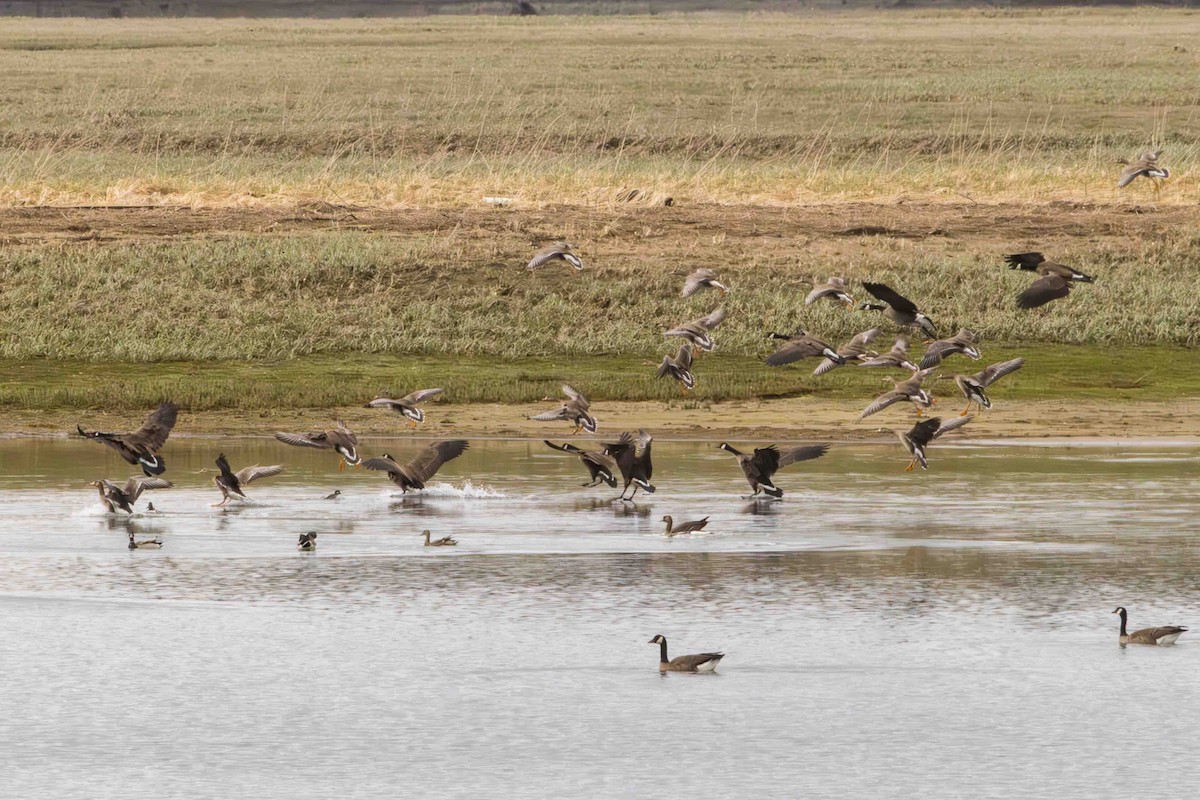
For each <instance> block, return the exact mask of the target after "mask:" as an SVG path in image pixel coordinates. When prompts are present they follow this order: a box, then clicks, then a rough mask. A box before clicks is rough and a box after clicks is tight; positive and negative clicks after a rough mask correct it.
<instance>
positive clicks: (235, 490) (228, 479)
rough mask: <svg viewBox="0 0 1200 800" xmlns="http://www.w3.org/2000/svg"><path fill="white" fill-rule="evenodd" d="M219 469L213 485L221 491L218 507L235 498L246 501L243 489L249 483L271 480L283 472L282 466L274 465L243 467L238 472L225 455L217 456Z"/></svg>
mask: <svg viewBox="0 0 1200 800" xmlns="http://www.w3.org/2000/svg"><path fill="white" fill-rule="evenodd" d="M217 469H218V470H220V474H218V475H217V476H216V477H214V478H213V483H215V484H216V485H217V488H218V489H220V490H221V502H219V503H217V505H218V506H223V505H225V504H226V503H228V502H229V501H230V500H232V499H234V498H241V499H242V500H245V499H246V495H245V493H244V492H242V487H243V486H245V485H246V484H248V483H254V482H255V481H257V480H262V479H263V478H271V477H274V476H275V475H278V474H279V473H281V472H283V465H282V464H273V465H271V466H269V467H260V466H259V465H258V464H255V465H254V466H252V467H243V468H242V469H239V470H238V471H237V472H234V471H233V470H232V469H230V468H229V459H227V458H225V454H224V453H221V455H219V456H217Z"/></svg>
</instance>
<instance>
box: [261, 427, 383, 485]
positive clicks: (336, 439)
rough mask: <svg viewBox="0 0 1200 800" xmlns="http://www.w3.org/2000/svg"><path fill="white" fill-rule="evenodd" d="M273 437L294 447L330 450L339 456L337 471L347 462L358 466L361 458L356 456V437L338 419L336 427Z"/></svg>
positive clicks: (279, 434)
mask: <svg viewBox="0 0 1200 800" xmlns="http://www.w3.org/2000/svg"><path fill="white" fill-rule="evenodd" d="M275 438H276V439H278V440H279V441H281V442H283V443H284V444H290V445H294V446H296V447H315V448H317V449H318V450H332V451H334V452H335V453H337V454H338V455H339V456H341V459H340V460H339V461H338V471H339V472H340V471H342V470H344V469H345V468H346V465H347V464H349V465H350V466H352V467H355V466H358V463H359V462H360V461H361V460H362V459H361V458H359V456H358V437H357V436H355V435H354V434H353V433H351V432H350V429H349V428H347V427H346V426H345V425H343V424H342V422H341V420H339V421H338V424H337V427H336V428H334V429H333V430H328V431H311V432H309V433H277V434H275Z"/></svg>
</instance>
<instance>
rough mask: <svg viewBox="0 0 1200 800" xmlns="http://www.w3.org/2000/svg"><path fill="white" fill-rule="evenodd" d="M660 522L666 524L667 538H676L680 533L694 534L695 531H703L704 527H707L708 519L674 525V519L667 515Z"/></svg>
mask: <svg viewBox="0 0 1200 800" xmlns="http://www.w3.org/2000/svg"><path fill="white" fill-rule="evenodd" d="M662 521H663V522H665V523H667V531H666V533H667V536H677V535H679V534H681V533H695V532H696V531H702V530H704V527H705V526H706V525H708V517H705V518H704V519H697V520H692V521H691V522H681V523H679V524H678V525H676V524H675V519H674V517H672V516H671V515H670V514H667V515H666V516H664V517H663V518H662Z"/></svg>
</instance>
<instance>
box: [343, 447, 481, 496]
mask: <svg viewBox="0 0 1200 800" xmlns="http://www.w3.org/2000/svg"><path fill="white" fill-rule="evenodd" d="M468 447H470V445H469V444H467V441H466V440H465V439H447V440H446V441H443V442H434V443H433V444H431V445H429V446H428V447H426V448H425V449H424V450H422V451H421V452H419V453H417V455H416V457H415V458H413V460H412V461H409V462H408V463H407V464H401V463H400V462H398V461H396V459H394V458H392V456H390V455H389V454H387V453H384V454H383V455H382V456H380V457H379V458H368V459H367V460H366V461H364V462H363V467H365V468H366V469H373V470H378V471H380V472H386V473H387V475H388V479H389V480H390V481H391V482H392V483H394V484H396V485H397V486H399V487H400V491H402V492H405V493H407V492H408V490H409V489H413V490H419V489H424V488H425V484H426V483H428V482H429V479H430V478H432V477H433V476H434V475H436V474H437V471H438V470H439V469H441V468H442V465H443V464H445V463H446V462H447V461H453V460H454V459H456V458H458V457H459V456H461V455H462V454H463V453H465V452H466V451H467V448H468Z"/></svg>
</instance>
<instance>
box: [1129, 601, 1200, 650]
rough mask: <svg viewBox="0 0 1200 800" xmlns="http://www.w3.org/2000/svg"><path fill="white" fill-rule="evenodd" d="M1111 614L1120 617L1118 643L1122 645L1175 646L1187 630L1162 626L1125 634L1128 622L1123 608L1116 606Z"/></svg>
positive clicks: (1175, 626)
mask: <svg viewBox="0 0 1200 800" xmlns="http://www.w3.org/2000/svg"><path fill="white" fill-rule="evenodd" d="M1112 613H1114V614H1120V615H1121V633H1120V638H1119V640H1118V641H1120V643H1121V644H1123V645H1124V644H1156V645H1170V644H1175V641H1176V640H1177V639H1179V637H1180V636H1182V635H1183V634H1185V633H1187V628H1181V627H1179V626H1178V625H1164V626H1162V627H1159V628H1142V629H1141V630H1139V631H1134V632H1133V633H1127V632H1126V631H1125V623H1126V621H1127V620H1128V618H1129V615H1128V613H1127V612H1126V611H1125V606H1117V607H1116V609H1114V610H1113V612H1112Z"/></svg>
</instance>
